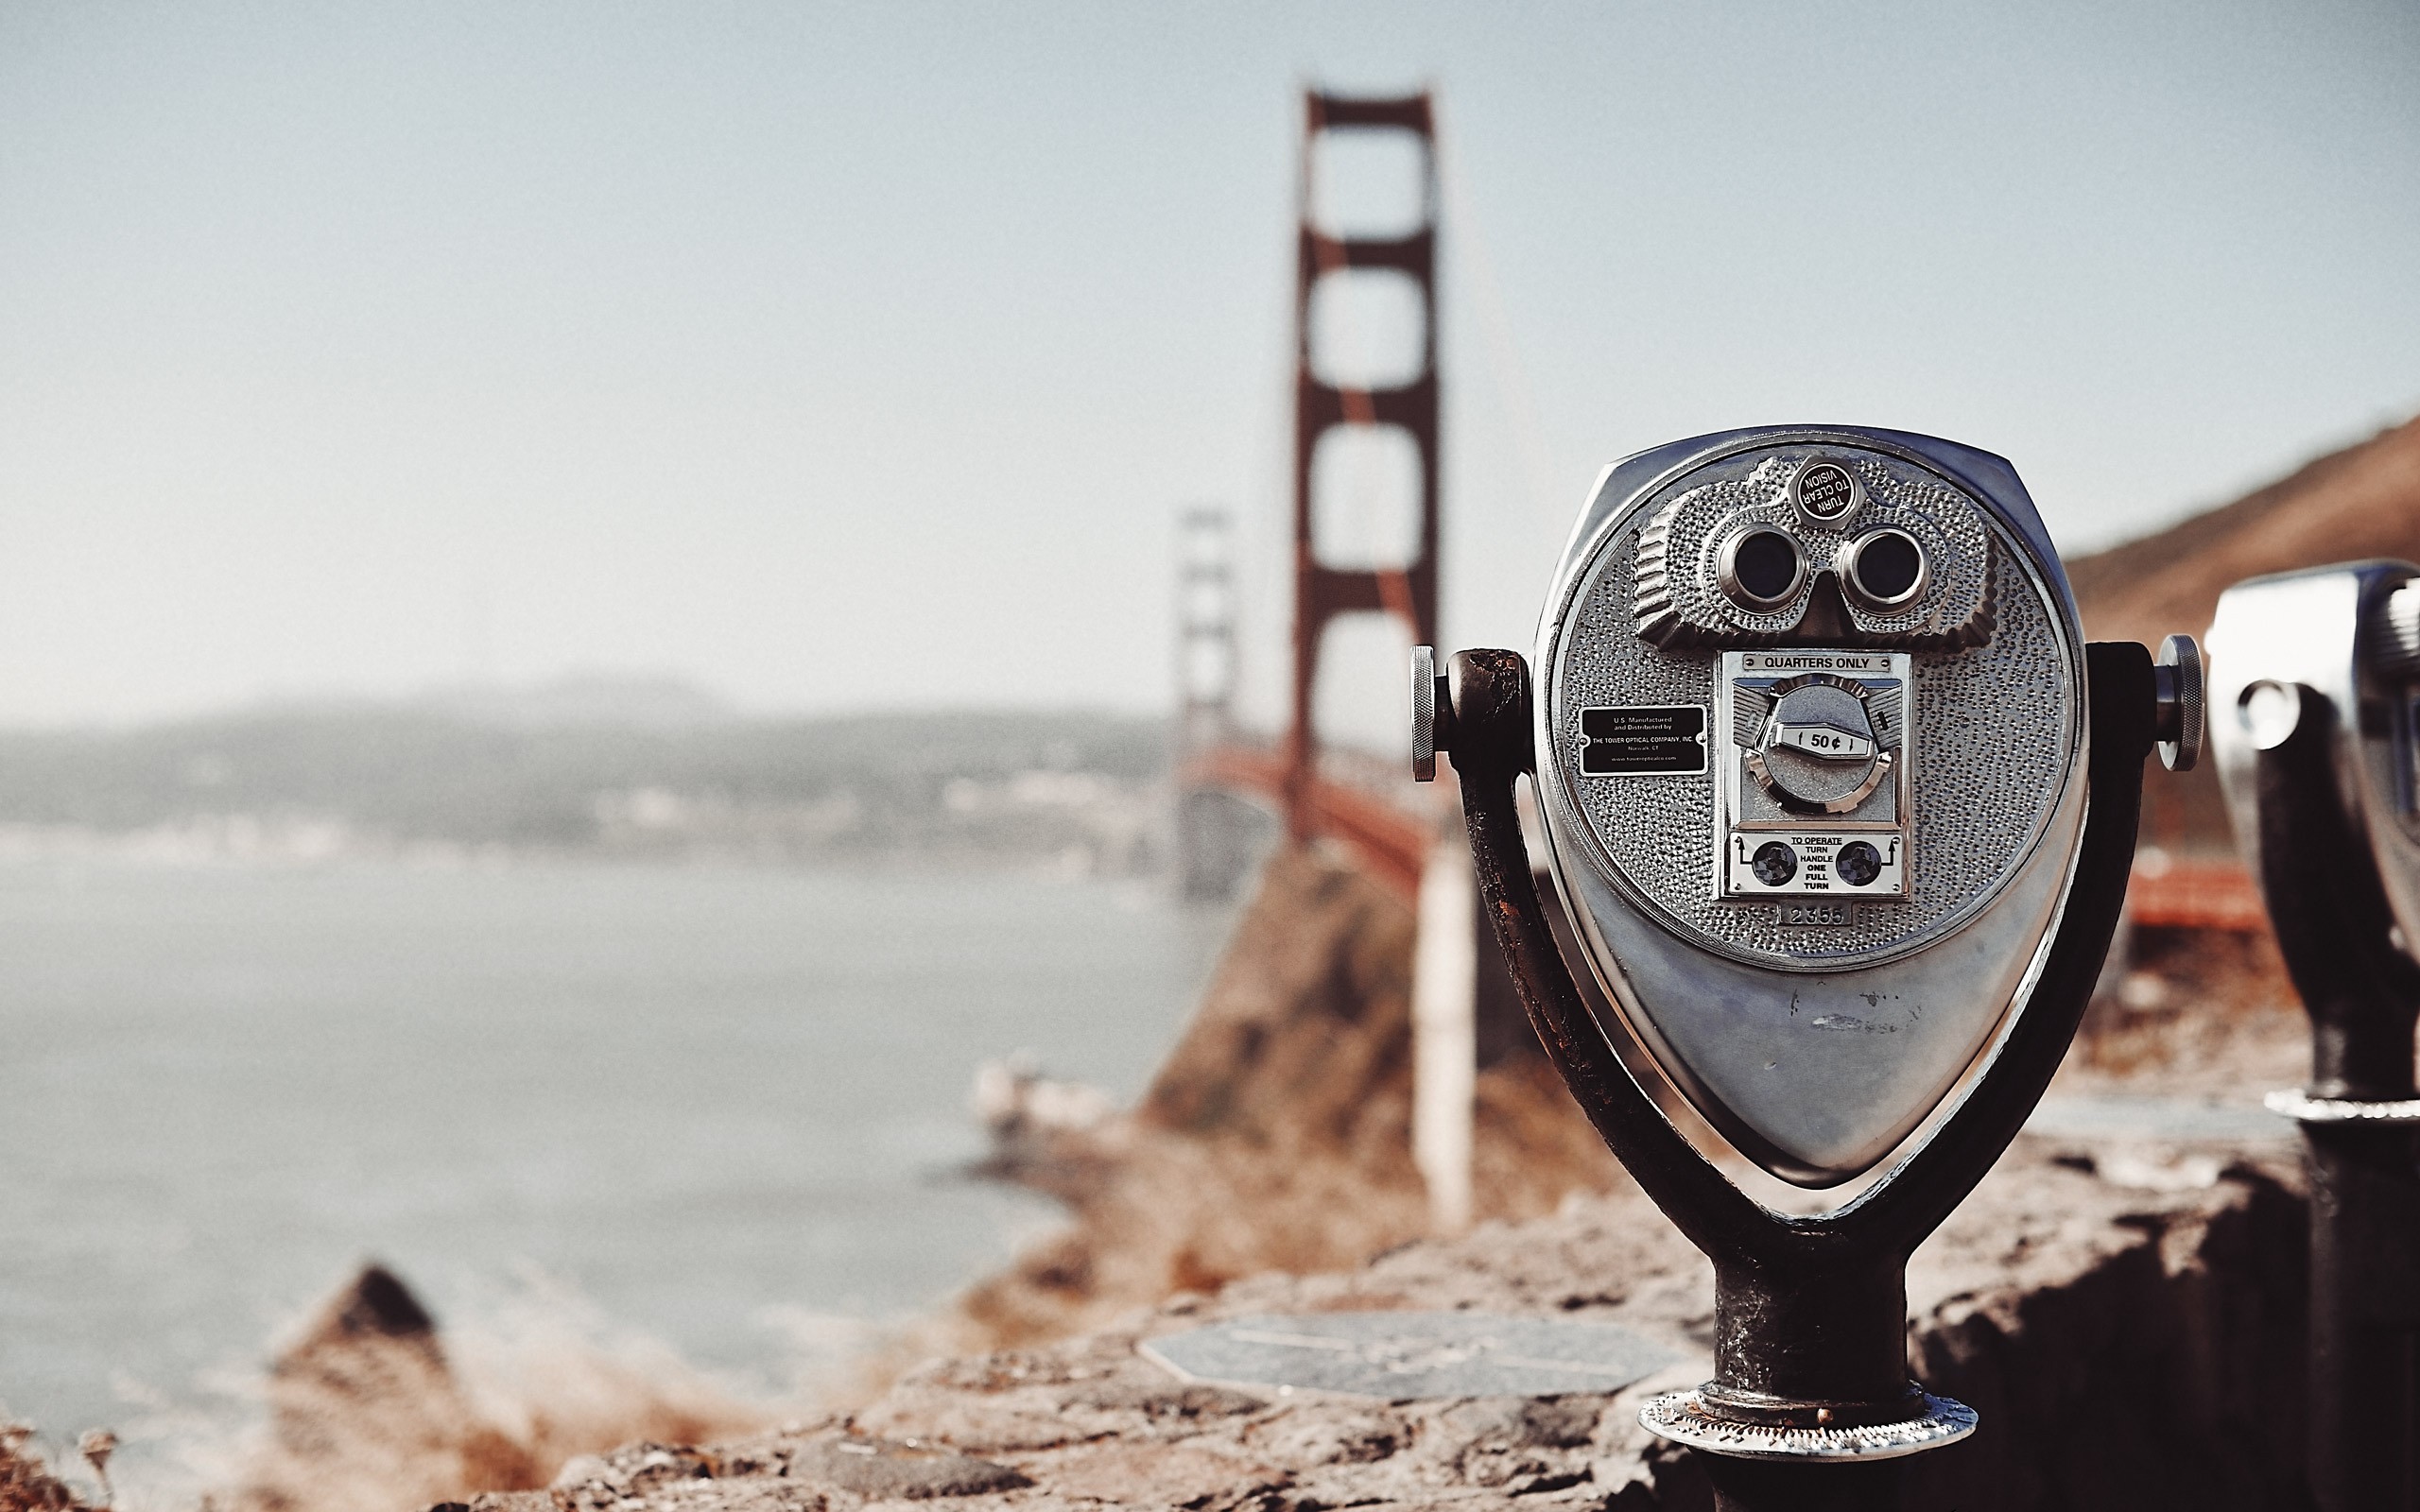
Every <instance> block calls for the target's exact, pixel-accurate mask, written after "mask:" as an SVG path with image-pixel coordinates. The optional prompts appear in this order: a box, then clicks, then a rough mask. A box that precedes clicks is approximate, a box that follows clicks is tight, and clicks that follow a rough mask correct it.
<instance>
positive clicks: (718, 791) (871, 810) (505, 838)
mask: <svg viewBox="0 0 2420 1512" xmlns="http://www.w3.org/2000/svg"><path fill="white" fill-rule="evenodd" d="M677 707H678V701H677V700H671V699H668V698H667V699H662V700H658V702H657V703H656V705H655V706H653V707H652V708H650V709H647V710H642V711H639V712H637V713H634V714H631V716H628V717H622V716H620V715H619V714H617V713H616V709H615V706H614V705H613V704H612V703H611V702H610V701H607V700H595V699H591V700H586V701H581V700H577V699H559V700H557V701H556V703H555V704H554V705H552V706H550V713H557V714H569V715H570V716H571V717H568V718H553V717H549V718H535V717H531V716H530V714H529V706H528V705H527V704H526V703H515V704H512V705H511V706H510V709H507V708H506V707H504V706H496V707H490V706H489V705H487V704H484V703H482V702H480V701H477V700H473V699H467V698H461V697H455V696H448V697H446V698H444V699H441V700H424V701H422V702H418V703H413V704H385V705H357V706H335V707H320V708H299V709H285V710H264V711H255V712H251V713H233V714H227V715H223V716H219V717H215V718H206V719H194V720H185V721H180V722H177V723H173V724H163V725H157V726H151V727H148V728H143V729H136V730H122V731H112V730H68V731H27V730H15V731H7V730H0V832H5V833H0V851H16V852H19V853H23V852H26V851H57V850H61V849H68V850H75V849H90V848H93V847H95V846H101V847H103V848H114V849H118V850H125V849H127V848H128V847H129V846H130V845H132V846H137V847H139V848H142V849H145V850H146V851H147V852H157V853H163V854H168V855H172V856H173V855H180V854H185V853H194V854H197V855H199V856H202V857H204V858H208V857H211V856H214V855H233V856H236V857H238V858H240V857H242V856H245V855H259V856H265V857H268V858H272V859H274V858H277V857H280V856H296V855H299V856H302V857H303V858H306V859H307V858H309V857H311V856H314V855H318V854H347V853H356V852H364V851H367V852H413V853H433V852H438V851H445V850H448V849H452V850H458V851H476V850H482V849H496V848H503V849H510V850H537V851H604V852H612V853H630V854H697V853H713V854H735V855H745V856H758V857H803V858H813V857H825V856H829V857H853V858H868V857H878V858H904V859H918V858H924V859H953V860H956V859H980V858H985V857H991V858H999V859H1011V860H1016V859H1036V858H1050V859H1053V860H1064V861H1066V862H1067V863H1068V864H1070V865H1077V866H1081V867H1088V868H1106V869H1114V870H1125V869H1132V868H1134V867H1137V866H1140V865H1143V864H1145V862H1146V861H1147V860H1148V856H1147V854H1146V852H1148V851H1150V849H1151V840H1152V835H1151V832H1152V829H1153V827H1154V824H1155V822H1156V814H1157V799H1156V797H1155V793H1156V785H1157V784H1158V783H1159V782H1160V780H1161V777H1162V774H1163V772H1164V770H1165V768H1166V765H1167V749H1166V746H1167V732H1166V727H1165V724H1164V722H1162V721H1159V720H1153V719H1142V718H1133V717H1126V716H1117V715H1109V714H1090V713H998V712H992V713H893V714H866V715H858V716H855V717H849V718H829V719H800V720H783V721H770V720H747V719H741V718H737V717H734V716H728V715H727V714H726V715H722V716H719V717H712V716H710V715H711V714H712V713H713V712H712V711H711V710H710V709H709V708H707V707H705V706H696V707H694V708H693V710H692V712H693V713H696V714H698V715H700V717H697V718H690V719H679V718H672V717H666V715H667V713H670V712H671V711H672V710H673V709H675V708H677Z"/></svg>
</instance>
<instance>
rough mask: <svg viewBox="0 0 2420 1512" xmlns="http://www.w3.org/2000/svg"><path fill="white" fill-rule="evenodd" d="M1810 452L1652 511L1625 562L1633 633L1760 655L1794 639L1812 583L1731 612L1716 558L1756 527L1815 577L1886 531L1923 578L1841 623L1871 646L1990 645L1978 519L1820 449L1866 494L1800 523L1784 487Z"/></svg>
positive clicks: (1872, 467) (1705, 483)
mask: <svg viewBox="0 0 2420 1512" xmlns="http://www.w3.org/2000/svg"><path fill="white" fill-rule="evenodd" d="M1810 450H1813V449H1812V448H1808V447H1805V446H1801V447H1798V448H1796V449H1795V450H1794V451H1793V452H1783V453H1779V454H1768V455H1765V457H1764V459H1763V460H1762V461H1760V462H1758V463H1757V464H1756V465H1755V467H1754V468H1753V469H1752V470H1750V471H1749V472H1746V473H1744V474H1742V473H1737V472H1733V471H1732V470H1731V469H1728V468H1726V469H1723V470H1722V473H1723V475H1720V476H1716V477H1714V478H1711V479H1704V480H1699V481H1696V483H1695V486H1694V487H1692V488H1688V489H1686V490H1681V491H1679V492H1677V493H1675V494H1674V495H1673V496H1672V497H1671V499H1670V500H1669V502H1667V503H1664V504H1662V505H1661V506H1659V507H1657V508H1656V509H1655V510H1654V511H1653V512H1652V516H1651V518H1650V519H1648V520H1647V522H1646V523H1645V524H1643V525H1641V526H1640V527H1639V533H1638V540H1637V542H1636V545H1635V546H1634V549H1633V550H1632V551H1631V553H1630V559H1631V564H1632V572H1633V574H1634V576H1635V581H1636V584H1637V619H1638V630H1639V633H1640V634H1641V635H1643V636H1645V637H1646V638H1647V639H1649V640H1651V641H1653V642H1655V643H1656V644H1661V645H1681V644H1702V643H1704V642H1707V641H1719V643H1720V644H1723V645H1735V646H1737V645H1765V644H1772V642H1773V641H1775V640H1776V639H1778V638H1779V637H1781V636H1782V635H1785V634H1787V633H1788V632H1789V631H1790V630H1792V629H1794V628H1795V627H1797V625H1798V622H1799V621H1800V620H1801V619H1802V618H1804V617H1805V615H1806V606H1807V600H1808V599H1809V598H1810V597H1812V596H1813V594H1814V592H1815V573H1814V572H1813V571H1809V572H1808V573H1807V574H1806V576H1804V577H1803V578H1801V579H1800V581H1799V584H1798V588H1797V591H1796V592H1795V593H1792V594H1791V595H1790V596H1789V600H1788V601H1787V602H1786V603H1783V604H1780V605H1778V606H1776V607H1775V608H1773V609H1772V610H1766V611H1762V612H1758V611H1755V610H1747V609H1743V608H1741V607H1740V606H1739V605H1737V604H1736V603H1734V602H1732V601H1731V599H1729V598H1728V597H1726V596H1725V595H1724V594H1723V593H1722V591H1721V589H1720V587H1719V586H1718V585H1717V573H1716V571H1715V567H1714V560H1715V555H1716V552H1717V550H1718V549H1719V547H1720V544H1721V542H1722V541H1723V539H1724V538H1725V537H1727V536H1728V535H1729V534H1730V533H1731V532H1732V531H1733V530H1735V529H1737V528H1739V527H1741V526H1743V525H1749V524H1764V525H1771V526H1772V527H1773V528H1774V529H1777V530H1780V531H1782V532H1783V533H1785V534H1787V535H1789V536H1790V537H1792V538H1793V539H1795V540H1796V541H1798V542H1799V543H1800V545H1801V547H1802V548H1803V549H1804V551H1805V554H1806V559H1807V560H1808V562H1809V563H1810V564H1811V565H1812V567H1814V568H1823V567H1828V566H1830V565H1832V563H1833V562H1834V561H1836V560H1837V559H1838V558H1839V556H1840V553H1841V547H1842V546H1844V545H1845V544H1847V543H1848V542H1849V541H1854V540H1856V539H1857V538H1858V537H1860V536H1863V535H1865V534H1867V533H1868V532H1870V531H1874V530H1879V529H1883V528H1886V527H1887V528H1890V529H1895V530H1902V531H1905V532H1907V534H1909V535H1910V536H1911V537H1913V538H1914V539H1915V541H1916V542H1917V543H1918V544H1919V545H1920V546H1921V547H1922V548H1923V549H1924V553H1925V556H1926V558H1927V559H1928V560H1929V561H1930V563H1931V565H1932V570H1931V572H1930V574H1929V575H1928V580H1927V583H1926V585H1925V588H1924V591H1923V592H1922V593H1918V594H1917V595H1916V597H1915V599H1914V601H1913V602H1911V603H1909V604H1907V605H1904V606H1901V607H1899V608H1896V609H1888V610H1884V609H1870V608H1868V607H1866V606H1865V605H1863V604H1860V603H1858V601H1857V600H1856V599H1854V598H1852V599H1850V600H1848V602H1847V608H1848V612H1849V619H1850V621H1851V623H1853V624H1855V625H1856V626H1857V627H1858V631H1859V632H1860V633H1861V634H1862V635H1863V636H1865V637H1867V639H1866V640H1865V641H1863V642H1861V643H1860V644H1871V645H1876V646H1880V645H1891V646H1899V645H1934V646H1951V645H1964V644H1974V643H1976V642H1979V641H1981V640H1983V639H1984V638H1985V637H1986V636H1988V635H1990V633H1991V628H1992V616H1991V598H1992V581H1993V576H1994V575H1993V572H1992V567H1993V558H1994V555H1995V554H1994V552H1993V550H1992V530H1991V526H1990V525H1989V524H1988V523H1987V517H1986V516H1985V515H1984V513H1983V511H1982V510H1981V509H1979V508H1978V507H1976V506H1975V504H1974V502H1973V501H1972V500H1970V499H1968V498H1967V497H1966V496H1965V495H1963V494H1962V493H1960V492H1959V491H1958V490H1955V489H1952V488H1950V487H1949V486H1948V485H1947V484H1945V483H1944V482H1942V481H1941V480H1940V479H1938V478H1936V477H1933V476H1931V475H1930V474H1928V473H1923V472H1917V471H1916V470H1914V469H1912V468H1905V467H1900V468H1893V467H1892V466H1890V465H1888V464H1887V463H1885V462H1884V461H1883V460H1882V459H1881V458H1879V457H1876V456H1872V455H1866V456H1852V455H1848V454H1845V453H1840V452H1837V451H1826V453H1825V454H1824V455H1826V457H1827V458H1828V459H1833V460H1838V461H1841V462H1842V463H1844V464H1846V465H1847V466H1849V467H1850V468H1851V470H1852V471H1853V472H1855V473H1856V474H1857V477H1858V482H1860V483H1862V484H1863V485H1864V486H1865V490H1864V494H1865V497H1864V503H1863V504H1861V505H1860V506H1859V507H1858V508H1856V509H1855V510H1853V511H1851V512H1849V513H1847V514H1844V515H1842V516H1841V518H1840V519H1838V520H1831V521H1825V520H1820V519H1815V518H1812V517H1810V516H1807V515H1806V514H1803V513H1801V512H1800V511H1799V510H1798V508H1797V507H1795V506H1794V505H1792V504H1791V502H1790V498H1789V477H1790V474H1791V472H1795V471H1796V464H1797V462H1798V461H1800V460H1801V459H1804V458H1805V457H1806V455H1807V454H1808V452H1809V451H1810Z"/></svg>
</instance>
